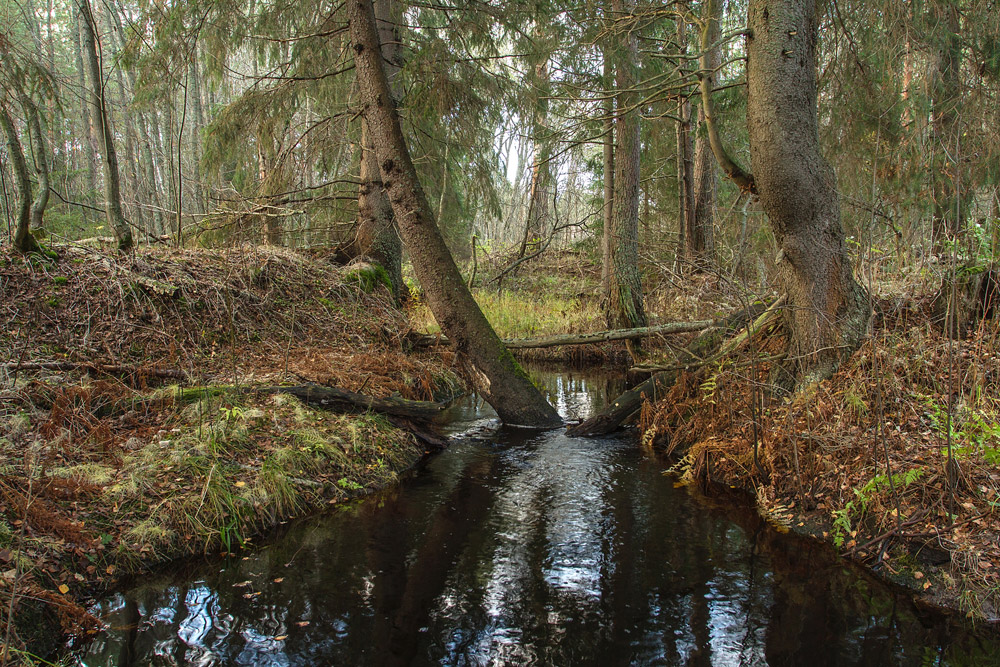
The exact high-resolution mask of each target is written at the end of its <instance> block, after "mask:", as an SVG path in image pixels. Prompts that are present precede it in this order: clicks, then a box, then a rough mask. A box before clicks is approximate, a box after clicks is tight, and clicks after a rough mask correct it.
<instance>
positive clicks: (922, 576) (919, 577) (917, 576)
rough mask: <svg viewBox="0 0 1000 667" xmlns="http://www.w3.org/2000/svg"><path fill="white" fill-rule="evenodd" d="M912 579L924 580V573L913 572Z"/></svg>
mask: <svg viewBox="0 0 1000 667" xmlns="http://www.w3.org/2000/svg"><path fill="white" fill-rule="evenodd" d="M913 578H914V579H923V578H924V573H923V572H914V573H913Z"/></svg>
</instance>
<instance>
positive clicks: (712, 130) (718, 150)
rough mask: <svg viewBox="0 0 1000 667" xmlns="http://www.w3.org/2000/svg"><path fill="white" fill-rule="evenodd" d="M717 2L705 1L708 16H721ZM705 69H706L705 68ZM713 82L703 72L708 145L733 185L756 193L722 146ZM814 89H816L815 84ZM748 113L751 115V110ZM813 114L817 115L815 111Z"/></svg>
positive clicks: (751, 178)
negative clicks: (715, 110) (715, 109)
mask: <svg viewBox="0 0 1000 667" xmlns="http://www.w3.org/2000/svg"><path fill="white" fill-rule="evenodd" d="M716 2H717V0H705V8H704V10H703V11H704V13H705V15H706V16H715V17H718V16H719V11H718V8H717V6H716V4H715V3H716ZM763 10H764V11H766V8H763ZM751 11H752V10H751ZM812 11H815V10H812ZM708 25H709V24H708V23H706V28H707V27H708ZM716 29H718V28H716ZM813 31H815V27H814V28H813ZM791 36H795V35H791ZM750 41H752V40H750ZM703 48H705V47H703ZM813 58H814V60H813V63H814V64H813V67H815V55H814V56H813ZM703 69H705V68H704V67H703ZM747 69H748V70H749V65H748V66H747ZM813 78H815V74H814V75H813ZM713 81H714V77H713V76H711V75H710V73H709V74H706V73H705V72H702V76H701V77H700V81H699V84H698V85H699V87H700V88H701V105H702V107H703V109H704V112H705V132H706V134H707V135H708V143H709V145H710V146H711V147H712V153H713V154H714V155H715V159H716V160H717V161H718V162H719V166H720V167H722V171H724V172H725V173H726V176H728V177H729V178H730V179H731V180H732V181H733V183H735V184H736V185H737V186H739V188H740V190H742V191H743V192H755V185H754V179H753V176H752V175H751V174H748V173H747V172H746V171H745V170H744V169H743V167H741V166H740V165H739V164H738V163H737V162H736V160H734V159H733V158H732V157H730V155H729V153H728V152H727V151H726V148H725V146H724V145H723V144H722V138H721V137H720V136H719V126H718V124H717V123H716V122H715V112H714V105H713V104H712V82H713ZM813 87H814V88H815V82H814V85H813ZM813 107H815V92H814V93H813ZM747 113H749V110H748V111H747ZM813 113H815V110H814V112H813Z"/></svg>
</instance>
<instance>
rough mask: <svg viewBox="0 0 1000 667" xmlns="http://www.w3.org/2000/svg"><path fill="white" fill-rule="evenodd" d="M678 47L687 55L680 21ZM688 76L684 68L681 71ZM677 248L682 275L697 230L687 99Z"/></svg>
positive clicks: (681, 130)
mask: <svg viewBox="0 0 1000 667" xmlns="http://www.w3.org/2000/svg"><path fill="white" fill-rule="evenodd" d="M677 43H678V48H679V50H680V51H681V53H684V52H686V51H687V25H686V24H685V22H684V21H683V20H678V21H677ZM681 74H684V68H683V67H682V68H681ZM675 130H676V133H677V246H676V248H677V249H676V251H675V255H674V256H675V262H674V264H675V267H674V268H675V270H677V271H681V270H683V268H684V265H685V264H686V263H687V259H688V247H689V245H690V241H689V237H690V236H691V227H693V226H694V220H693V218H692V216H693V214H694V173H693V163H692V159H691V102H690V101H689V100H688V99H687V97H685V96H678V98H677V122H676V124H675Z"/></svg>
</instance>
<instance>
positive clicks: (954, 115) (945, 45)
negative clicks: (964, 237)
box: [929, 0, 965, 252]
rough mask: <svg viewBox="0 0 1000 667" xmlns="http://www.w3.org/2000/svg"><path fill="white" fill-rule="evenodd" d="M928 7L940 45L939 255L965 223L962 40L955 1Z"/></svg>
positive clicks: (935, 84)
mask: <svg viewBox="0 0 1000 667" xmlns="http://www.w3.org/2000/svg"><path fill="white" fill-rule="evenodd" d="M929 5H930V11H931V15H932V17H933V19H934V21H935V26H936V27H935V30H934V33H933V34H932V35H931V39H932V42H933V43H934V44H936V45H937V68H936V71H935V73H934V77H933V79H932V82H931V123H932V127H933V132H934V138H935V139H936V145H935V150H934V157H933V159H932V160H931V184H932V188H933V193H934V218H933V223H932V236H933V241H934V249H935V250H936V251H937V252H940V251H941V250H942V249H943V248H944V242H945V241H946V240H948V239H949V238H952V239H954V238H955V237H956V236H957V235H958V234H959V233H960V232H961V231H962V228H963V226H964V223H965V211H964V210H963V209H964V207H963V206H961V202H960V196H959V195H960V193H959V191H958V187H957V184H958V181H959V178H958V175H957V174H958V170H959V169H960V162H958V156H957V155H956V154H955V148H956V143H957V141H958V121H959V117H958V111H959V104H960V101H961V81H960V79H959V69H960V67H961V59H962V43H961V40H960V38H959V31H960V29H961V26H960V24H959V7H958V3H957V2H955V0H934V1H933V2H931V3H929Z"/></svg>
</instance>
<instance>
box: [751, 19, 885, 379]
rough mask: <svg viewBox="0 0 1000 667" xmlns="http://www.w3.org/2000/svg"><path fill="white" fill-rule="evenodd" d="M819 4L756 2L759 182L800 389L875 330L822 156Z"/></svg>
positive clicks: (754, 96) (754, 105)
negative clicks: (818, 100)
mask: <svg viewBox="0 0 1000 667" xmlns="http://www.w3.org/2000/svg"><path fill="white" fill-rule="evenodd" d="M815 11H816V7H815V0H781V1H777V0H751V1H750V6H749V26H750V30H751V31H752V33H751V34H752V37H750V38H749V39H748V47H747V85H748V102H747V127H748V130H749V135H750V161H751V164H752V169H753V182H754V183H755V185H756V189H757V192H758V193H759V195H760V202H761V205H762V206H763V209H764V212H765V213H767V216H768V219H769V221H770V225H771V229H772V230H773V232H774V236H775V239H776V240H777V242H778V246H779V248H780V251H779V253H778V259H777V265H778V271H779V280H780V283H781V285H782V287H783V288H784V289H785V291H786V292H787V293H788V298H789V300H790V303H791V306H792V308H791V309H790V310H789V311H788V315H787V317H786V322H787V324H788V326H789V329H790V331H791V341H790V343H791V346H790V350H789V352H790V358H791V359H794V360H795V361H794V362H792V363H793V364H794V365H795V371H796V375H797V379H798V382H799V385H800V386H806V385H808V384H811V383H812V382H815V381H818V380H821V379H823V378H825V377H828V376H829V375H830V374H832V373H833V371H834V370H835V369H836V367H837V365H838V364H839V362H840V360H841V359H843V358H845V357H846V356H848V355H849V354H850V353H851V352H852V351H853V350H854V349H856V347H857V345H858V344H859V342H860V341H861V338H862V337H863V336H864V335H865V333H866V332H867V329H868V320H869V309H868V301H867V299H866V297H865V294H864V292H863V290H862V289H861V288H860V286H859V285H858V284H857V283H856V282H855V281H854V276H853V273H852V271H851V262H850V258H849V257H848V255H847V250H846V247H845V244H844V232H843V230H842V228H841V226H840V204H839V201H838V195H837V182H836V176H835V175H834V173H833V169H832V168H831V167H830V165H829V164H827V162H826V161H825V160H824V159H823V156H822V155H821V154H820V150H819V133H818V120H817V112H816V41H817V37H816V15H815Z"/></svg>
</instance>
